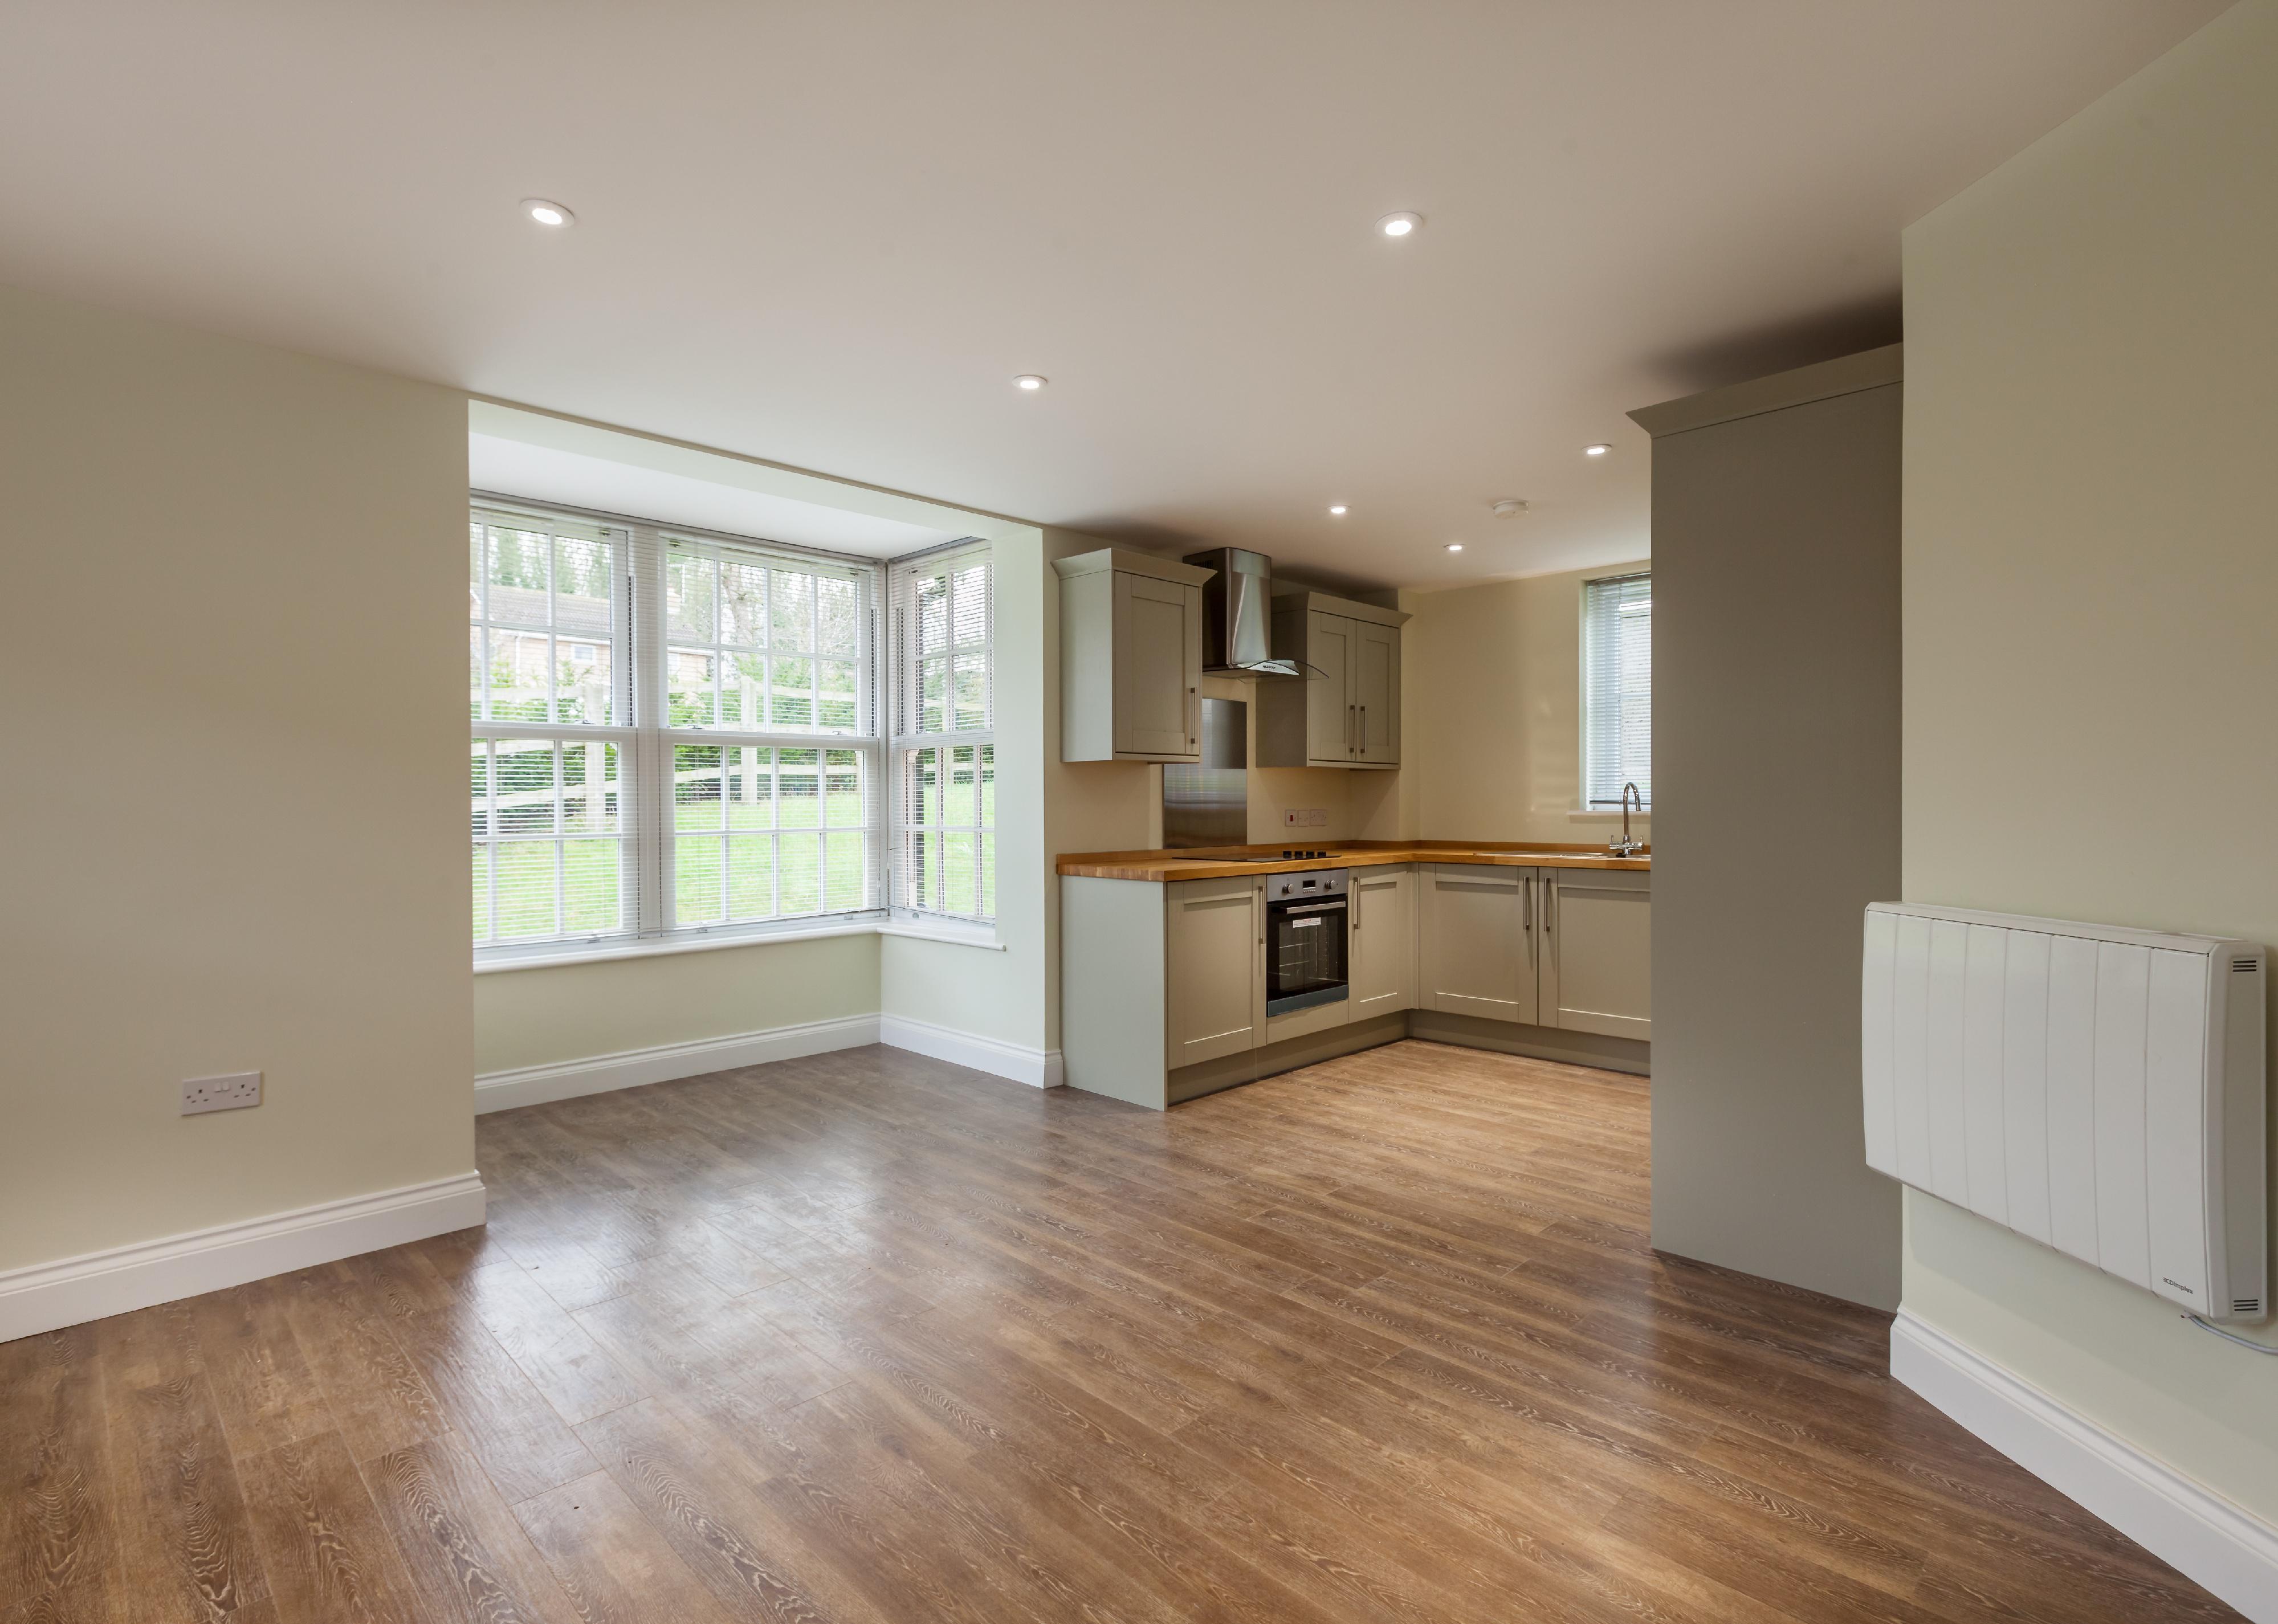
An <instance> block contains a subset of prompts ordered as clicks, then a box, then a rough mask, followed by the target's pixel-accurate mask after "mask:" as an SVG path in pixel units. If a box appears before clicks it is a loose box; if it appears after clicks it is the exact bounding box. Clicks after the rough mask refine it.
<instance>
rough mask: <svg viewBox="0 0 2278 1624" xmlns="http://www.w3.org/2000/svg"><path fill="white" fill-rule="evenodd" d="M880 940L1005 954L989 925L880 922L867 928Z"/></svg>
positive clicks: (994, 931)
mask: <svg viewBox="0 0 2278 1624" xmlns="http://www.w3.org/2000/svg"><path fill="white" fill-rule="evenodd" d="M871 928H872V929H873V930H875V931H876V932H877V933H878V934H880V935H881V936H906V937H908V938H910V939H911V940H912V941H913V942H951V943H953V944H954V945H956V946H958V947H961V948H980V949H984V950H985V951H988V952H990V953H1002V952H1003V951H1005V943H1003V942H999V941H998V940H997V929H996V926H992V925H959V924H956V923H954V922H952V921H950V920H946V919H884V920H881V921H880V922H879V923H878V924H876V925H875V926H871Z"/></svg>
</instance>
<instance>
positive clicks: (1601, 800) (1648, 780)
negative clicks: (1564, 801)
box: [1576, 569, 1653, 814]
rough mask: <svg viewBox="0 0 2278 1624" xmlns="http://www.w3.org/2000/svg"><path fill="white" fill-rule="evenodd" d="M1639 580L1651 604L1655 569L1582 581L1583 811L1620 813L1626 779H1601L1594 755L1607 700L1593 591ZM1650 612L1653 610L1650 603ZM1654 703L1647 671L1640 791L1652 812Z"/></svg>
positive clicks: (1581, 807)
mask: <svg viewBox="0 0 2278 1624" xmlns="http://www.w3.org/2000/svg"><path fill="white" fill-rule="evenodd" d="M1640 581H1642V582H1644V583H1646V590H1647V602H1648V605H1649V604H1650V601H1651V592H1652V583H1653V571H1651V570H1650V569H1634V570H1628V571H1624V573H1623V574H1621V575H1617V576H1599V577H1597V578H1595V579H1594V580H1588V581H1585V582H1583V583H1582V591H1581V600H1580V605H1579V610H1580V617H1581V639H1580V641H1581V652H1582V658H1581V676H1582V682H1581V688H1582V694H1581V705H1580V710H1581V723H1582V740H1581V758H1582V759H1581V788H1580V793H1579V796H1578V797H1577V799H1578V800H1579V802H1580V805H1579V807H1578V808H1577V809H1576V810H1577V812H1580V813H1583V814H1590V813H1599V812H1609V813H1616V814H1617V813H1618V812H1619V810H1620V805H1621V802H1620V799H1619V796H1620V793H1621V785H1622V782H1624V781H1623V780H1621V779H1616V780H1614V781H1612V782H1611V783H1610V785H1607V784H1601V783H1600V782H1599V781H1598V775H1597V765H1598V764H1597V763H1596V761H1595V760H1594V757H1593V743H1594V740H1595V739H1596V737H1597V736H1598V733H1599V731H1600V729H1599V728H1598V725H1597V712H1598V709H1599V707H1600V706H1601V705H1603V704H1604V703H1605V701H1606V696H1603V695H1601V693H1600V691H1599V689H1600V686H1601V684H1600V682H1599V678H1600V675H1601V669H1602V666H1601V660H1600V658H1599V655H1600V650H1599V649H1598V648H1597V646H1596V644H1595V641H1594V627H1593V625H1592V620H1593V616H1592V604H1591V599H1592V596H1593V593H1594V592H1595V591H1602V590H1605V589H1608V588H1614V587H1621V586H1625V585H1628V584H1630V583H1633V582H1640ZM1617 613H1618V611H1617ZM1650 613H1651V610H1650V607H1648V609H1647V614H1650ZM1617 680H1618V679H1617ZM1615 698H1616V702H1617V703H1618V696H1616V697H1615ZM1652 704H1653V700H1652V688H1651V678H1650V675H1648V678H1647V698H1646V705H1647V713H1646V714H1647V724H1646V725H1647V741H1648V742H1647V751H1648V766H1647V771H1646V776H1645V782H1642V783H1640V784H1639V785H1638V789H1639V791H1640V794H1641V795H1642V796H1643V797H1644V802H1645V810H1646V811H1647V812H1651V811H1652V810H1653V773H1652V768H1651V766H1650V755H1649V752H1650V751H1651V749H1652V745H1651V743H1650V740H1651V736H1652ZM1616 726H1617V728H1618V726H1619V724H1618V722H1617V723H1616ZM1606 788H1610V789H1611V790H1612V794H1611V795H1610V796H1601V795H1600V794H1599V793H1598V791H1599V790H1600V789H1606Z"/></svg>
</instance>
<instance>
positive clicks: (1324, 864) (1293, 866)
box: [1059, 840, 1653, 881]
mask: <svg viewBox="0 0 2278 1624" xmlns="http://www.w3.org/2000/svg"><path fill="white" fill-rule="evenodd" d="M1298 848H1302V849H1303V850H1315V851H1326V852H1327V853H1328V854H1329V855H1328V856H1326V857H1325V858H1291V859H1288V860H1287V861H1284V862H1278V863H1244V862H1238V861H1235V860H1233V859H1236V858H1242V857H1245V856H1256V857H1266V856H1270V855H1272V854H1273V853H1275V852H1279V851H1283V850H1291V849H1298ZM1652 850H1653V849H1652V848H1651V847H1650V846H1648V847H1647V848H1645V850H1642V851H1640V852H1639V853H1638V855H1637V856H1635V857H1629V858H1617V857H1609V856H1608V855H1607V854H1606V849H1605V847H1603V846H1601V845H1552V844H1549V843H1547V842H1533V843H1525V842H1511V841H1492V840H1480V841H1462V840H1416V841H1402V840H1345V841H1335V840H1325V841H1321V842H1318V843H1317V842H1311V841H1297V840H1293V841H1291V842H1289V843H1288V846H1286V847H1284V846H1210V847H1203V848H1197V849H1196V850H1188V851H1071V852H1067V853H1065V854H1064V855H1062V857H1061V858H1060V859H1059V872H1060V873H1063V874H1080V875H1083V876H1086V877H1088V878H1090V879H1094V880H1151V881H1166V880H1225V879H1228V878H1231V877H1232V876H1234V875H1235V874H1286V873H1295V872H1296V871H1297V870H1300V869H1307V868H1369V867H1373V866H1376V865H1380V864H1386V863H1482V864H1488V865H1494V866H1496V867H1502V868H1632V869H1650V868H1651V867H1652V866H1653V857H1652Z"/></svg>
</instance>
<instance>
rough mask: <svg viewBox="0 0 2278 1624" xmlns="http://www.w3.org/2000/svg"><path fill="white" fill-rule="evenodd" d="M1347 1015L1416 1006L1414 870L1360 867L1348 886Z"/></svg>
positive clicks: (1386, 1012) (1367, 1015) (1359, 1016)
mask: <svg viewBox="0 0 2278 1624" xmlns="http://www.w3.org/2000/svg"><path fill="white" fill-rule="evenodd" d="M1349 899H1350V900H1349V909H1348V911H1349V917H1350V919H1351V931H1352V935H1351V942H1352V947H1351V953H1350V960H1349V964H1350V967H1349V970H1348V971H1347V972H1346V973H1347V977H1348V980H1349V985H1350V993H1349V997H1348V1000H1347V1009H1348V1017H1347V1018H1349V1019H1351V1020H1366V1019H1368V1018H1370V1017H1371V1016H1376V1015H1389V1014H1392V1013H1393V1012H1394V1011H1395V1010H1410V1009H1413V1008H1415V1007H1416V871H1415V870H1414V869H1411V868H1404V867H1403V868H1356V869H1354V870H1353V871H1352V880H1351V883H1350V888H1349Z"/></svg>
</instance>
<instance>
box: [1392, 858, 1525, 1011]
mask: <svg viewBox="0 0 2278 1624" xmlns="http://www.w3.org/2000/svg"><path fill="white" fill-rule="evenodd" d="M1418 873H1419V874H1420V875H1421V876H1422V881H1423V904H1424V917H1423V933H1422V944H1421V951H1420V953H1419V954H1418V961H1419V964H1420V966H1421V968H1422V971H1423V981H1422V984H1421V985H1420V986H1419V987H1418V991H1417V1003H1418V1004H1419V1005H1421V1006H1422V1007H1423V1008H1425V1009H1427V1010H1439V1011H1440V1012H1441V1013H1442V1014H1444V1015H1472V1016H1478V1017H1480V1018H1484V1019H1487V1020H1501V1021H1522V1022H1525V1023H1526V1024H1527V1025H1537V1024H1539V1023H1537V1021H1536V1019H1535V1016H1536V1010H1537V1004H1536V998H1535V980H1536V970H1537V966H1538V964H1539V962H1540V957H1541V952H1540V942H1539V941H1538V940H1537V930H1536V918H1535V915H1536V905H1535V896H1534V892H1535V881H1536V876H1535V871H1534V870H1533V869H1531V868H1502V867H1490V866H1487V865H1463V864H1453V863H1434V864H1432V865H1429V866H1428V867H1426V868H1423V869H1420V870H1418Z"/></svg>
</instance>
